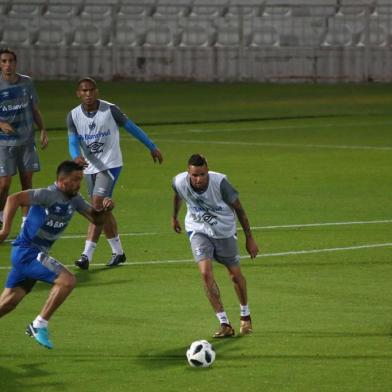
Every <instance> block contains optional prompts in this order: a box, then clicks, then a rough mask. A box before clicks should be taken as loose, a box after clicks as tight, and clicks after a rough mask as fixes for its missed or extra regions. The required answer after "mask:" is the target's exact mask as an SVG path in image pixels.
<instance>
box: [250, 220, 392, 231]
mask: <svg viewBox="0 0 392 392" xmlns="http://www.w3.org/2000/svg"><path fill="white" fill-rule="evenodd" d="M380 223H392V219H385V220H372V221H352V222H326V223H305V224H298V225H276V226H254V227H251V229H252V230H268V229H284V228H298V227H319V226H344V225H347V226H350V225H374V224H380Z"/></svg>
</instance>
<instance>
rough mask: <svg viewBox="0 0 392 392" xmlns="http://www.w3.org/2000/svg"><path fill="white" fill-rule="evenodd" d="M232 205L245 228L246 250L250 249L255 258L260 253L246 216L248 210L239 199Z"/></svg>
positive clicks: (252, 256) (251, 255)
mask: <svg viewBox="0 0 392 392" xmlns="http://www.w3.org/2000/svg"><path fill="white" fill-rule="evenodd" d="M231 206H232V207H233V208H234V211H235V213H236V215H237V218H238V220H239V222H240V224H241V227H242V229H243V230H244V233H245V238H246V250H247V251H248V253H249V255H250V257H251V258H252V259H254V258H255V257H256V256H257V254H258V253H259V248H258V246H257V243H256V241H255V240H254V238H253V235H252V231H251V230H250V225H249V221H248V217H247V216H246V212H245V210H244V208H243V207H242V205H241V202H240V200H239V199H236V200H235V201H234V203H232V205H231Z"/></svg>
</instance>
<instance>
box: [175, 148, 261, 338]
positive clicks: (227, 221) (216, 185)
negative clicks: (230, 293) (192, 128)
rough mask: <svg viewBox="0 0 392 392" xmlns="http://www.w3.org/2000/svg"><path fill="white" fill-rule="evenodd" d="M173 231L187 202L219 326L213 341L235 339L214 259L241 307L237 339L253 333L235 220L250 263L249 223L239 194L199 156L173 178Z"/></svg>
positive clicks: (192, 241) (189, 222) (196, 253)
mask: <svg viewBox="0 0 392 392" xmlns="http://www.w3.org/2000/svg"><path fill="white" fill-rule="evenodd" d="M173 189H174V198H173V217H172V227H173V229H174V231H175V232H177V233H181V230H182V229H181V225H180V223H179V221H178V213H179V211H180V207H181V201H182V200H185V202H186V205H187V214H186V217H185V229H186V231H187V233H188V236H189V240H190V244H191V249H192V253H193V257H194V259H195V261H196V262H197V264H198V266H199V271H200V274H201V276H202V279H203V282H204V287H205V291H206V294H207V297H208V299H209V301H210V303H211V305H212V307H213V309H214V311H215V313H216V316H217V318H218V320H219V322H220V325H221V326H220V329H219V330H218V331H217V332H216V333H215V334H214V335H213V337H214V338H224V337H230V336H234V329H233V327H232V326H231V324H230V322H229V319H228V317H227V314H226V312H225V310H224V308H223V304H222V301H221V297H220V292H219V287H218V285H217V283H216V281H215V279H214V275H213V272H212V260H213V259H215V260H216V261H217V262H219V263H221V264H223V265H224V266H225V267H226V268H227V270H228V272H229V275H230V278H231V280H232V282H233V284H234V289H235V291H236V294H237V296H238V299H239V302H240V334H241V335H247V334H249V333H251V332H252V321H251V317H250V310H249V305H248V293H247V287H246V280H245V277H244V275H243V274H242V272H241V268H240V256H239V254H238V246H237V235H236V231H237V229H236V220H235V215H236V216H237V218H238V220H239V222H240V224H241V226H242V228H243V230H244V234H245V238H246V250H247V251H248V253H249V255H250V257H251V258H255V257H256V256H257V253H258V251H259V249H258V247H257V243H256V241H255V240H254V239H253V236H252V232H251V230H250V226H249V222H248V218H247V216H246V213H245V210H244V209H243V207H242V205H241V203H240V200H239V198H238V192H237V191H236V190H235V189H234V188H233V186H232V185H231V184H230V183H229V181H228V180H227V177H226V176H225V175H224V174H221V173H217V172H213V171H209V170H208V165H207V160H206V159H205V158H204V157H203V156H202V155H200V154H194V155H192V156H191V157H190V158H189V161H188V171H187V172H183V173H180V174H178V175H177V176H175V177H174V179H173Z"/></svg>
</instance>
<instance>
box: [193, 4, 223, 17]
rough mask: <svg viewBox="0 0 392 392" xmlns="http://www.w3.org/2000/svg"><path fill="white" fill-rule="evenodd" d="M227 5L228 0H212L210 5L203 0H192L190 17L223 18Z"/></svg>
mask: <svg viewBox="0 0 392 392" xmlns="http://www.w3.org/2000/svg"><path fill="white" fill-rule="evenodd" d="M206 4H208V6H207V5H206ZM227 5H228V0H214V1H213V2H210V3H208V2H207V3H206V1H205V0H194V1H193V4H192V9H191V12H190V16H199V17H200V16H203V17H206V18H215V17H219V16H223V15H224V14H225V13H226V12H227Z"/></svg>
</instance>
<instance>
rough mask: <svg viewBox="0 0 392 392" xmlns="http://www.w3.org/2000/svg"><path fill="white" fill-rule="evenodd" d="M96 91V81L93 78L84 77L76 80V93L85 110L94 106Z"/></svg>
mask: <svg viewBox="0 0 392 392" xmlns="http://www.w3.org/2000/svg"><path fill="white" fill-rule="evenodd" d="M98 93H99V91H98V87H97V82H96V81H95V80H94V79H93V78H90V77H84V78H81V79H79V80H78V83H77V88H76V95H77V96H78V98H80V99H81V101H82V104H83V106H84V107H85V108H86V109H87V110H94V109H95V108H96V104H97V99H98Z"/></svg>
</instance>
